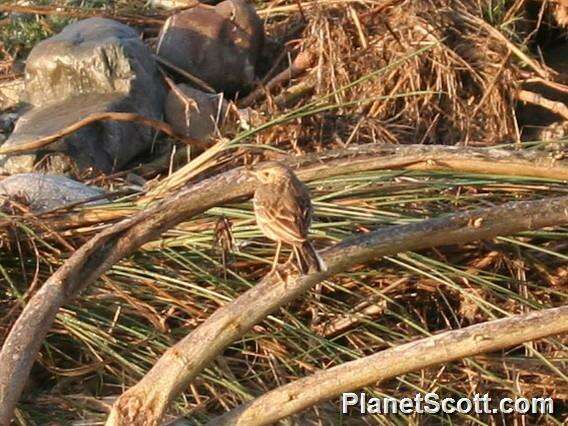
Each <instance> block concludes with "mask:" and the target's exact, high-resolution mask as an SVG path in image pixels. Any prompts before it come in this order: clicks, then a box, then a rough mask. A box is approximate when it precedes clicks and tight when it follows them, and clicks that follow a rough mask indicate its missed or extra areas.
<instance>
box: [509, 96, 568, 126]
mask: <svg viewBox="0 0 568 426" xmlns="http://www.w3.org/2000/svg"><path fill="white" fill-rule="evenodd" d="M516 97H517V99H518V100H520V101H522V102H526V103H528V104H533V105H538V106H540V107H542V108H544V109H547V110H549V111H550V112H552V113H554V114H557V115H560V116H561V117H562V118H563V119H564V120H568V107H567V106H566V104H564V102H558V101H553V100H550V99H548V98H545V97H544V96H542V95H541V94H540V93H535V92H530V91H528V90H518V91H517V93H516Z"/></svg>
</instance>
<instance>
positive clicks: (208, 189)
mask: <svg viewBox="0 0 568 426" xmlns="http://www.w3.org/2000/svg"><path fill="white" fill-rule="evenodd" d="M288 163H289V164H290V165H292V166H293V167H294V168H296V169H298V168H300V169H299V170H298V175H299V176H300V178H301V179H303V180H305V181H309V180H313V179H316V178H317V179H319V178H324V177H330V176H338V175H342V174H347V173H353V172H357V171H366V170H377V169H400V168H414V169H423V170H457V171H466V172H476V173H489V174H514V175H519V176H535V177H545V178H553V179H568V165H567V162H566V161H556V160H555V159H554V158H553V157H544V156H538V154H535V153H534V152H533V153H526V152H522V151H521V152H510V151H505V150H497V149H489V150H487V149H474V148H459V147H445V146H423V145H404V146H391V145H369V146H357V147H354V149H346V150H340V151H330V152H326V153H322V154H314V155H309V156H306V157H302V158H299V159H292V160H290V161H288ZM253 190H254V179H253V178H252V177H250V176H249V174H248V173H247V172H246V170H244V169H242V168H239V169H234V170H231V171H229V172H226V173H223V174H221V175H218V176H215V177H213V178H210V179H207V180H204V181H202V182H200V183H198V184H195V185H192V186H190V187H187V188H184V189H182V190H180V191H178V192H177V193H175V194H174V195H172V196H170V197H169V198H167V199H165V200H163V201H162V202H160V203H158V204H156V205H154V206H152V207H150V208H148V209H146V210H144V211H142V212H139V213H137V214H136V215H134V216H132V217H129V218H127V219H124V220H123V221H121V222H119V223H117V224H114V225H112V226H110V227H109V228H107V229H106V230H104V231H102V232H101V233H99V234H97V235H96V236H95V237H93V238H92V239H91V240H90V241H89V242H88V243H86V244H85V245H83V246H82V247H81V248H80V249H79V250H77V251H76V252H75V253H74V254H73V255H72V256H71V257H70V258H69V259H68V260H67V261H66V262H65V263H64V264H63V265H62V266H61V267H60V268H59V269H58V270H57V271H56V272H55V274H53V275H52V276H51V277H50V278H49V279H48V280H47V281H46V282H45V284H44V285H43V286H42V288H41V289H40V290H39V291H38V292H37V293H36V294H35V295H34V296H33V297H32V298H31V299H30V301H29V302H28V304H27V305H26V307H25V308H24V310H23V312H22V313H21V315H20V317H19V318H18V320H17V321H16V322H15V324H14V326H13V327H12V330H11V331H10V334H9V335H8V337H7V338H6V341H5V342H4V345H3V347H2V350H1V351H0V365H1V366H2V368H0V425H5V424H7V423H8V422H9V420H10V418H11V417H12V413H13V410H14V407H15V406H16V403H17V401H18V399H19V397H20V394H21V392H22V390H23V388H24V385H25V383H26V381H27V377H28V375H29V372H30V369H31V367H32V365H33V362H34V360H35V357H36V355H37V353H38V351H39V349H40V348H41V345H42V343H43V340H44V338H45V336H46V334H47V332H48V330H49V329H50V328H51V324H52V323H53V321H54V319H55V315H56V314H57V311H58V310H59V308H60V307H61V306H62V305H63V304H64V303H69V302H70V301H71V300H73V298H74V297H75V296H76V295H77V294H78V293H79V292H80V291H81V290H82V289H83V288H85V287H86V286H88V285H90V284H91V283H92V282H94V281H95V280H96V279H98V277H100V275H101V274H103V273H104V272H106V271H107V270H108V269H109V268H110V267H111V266H112V265H114V264H115V263H116V262H118V261H119V260H120V259H122V258H123V257H125V256H128V255H130V254H132V253H133V252H134V251H135V250H137V249H138V248H139V247H140V246H141V245H143V244H145V243H147V242H148V241H151V240H154V239H156V238H158V237H159V236H160V235H161V233H163V232H164V231H166V230H168V229H170V228H172V227H174V226H176V225H177V224H178V223H180V222H182V221H184V220H188V219H190V218H191V217H193V216H196V215H198V214H201V213H203V212H205V211H206V210H208V209H209V208H211V207H215V206H220V205H223V204H227V203H230V202H234V201H237V200H239V199H243V198H246V197H249V196H250V195H251V194H252V192H253Z"/></svg>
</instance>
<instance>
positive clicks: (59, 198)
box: [0, 173, 106, 213]
mask: <svg viewBox="0 0 568 426" xmlns="http://www.w3.org/2000/svg"><path fill="white" fill-rule="evenodd" d="M104 194H105V191H103V190H102V189H100V188H94V187H91V186H87V185H85V184H83V183H80V182H77V181H74V180H72V179H69V178H67V177H65V176H57V175H42V174H39V173H22V174H17V175H12V176H9V177H7V178H6V179H4V180H2V181H0V205H1V204H2V202H1V201H2V200H1V198H2V197H7V198H9V199H16V200H17V201H19V202H22V203H24V204H25V205H27V206H28V207H29V208H30V210H31V211H33V212H35V213H41V212H44V211H49V210H53V209H56V208H59V207H64V206H67V205H69V204H74V203H78V202H82V201H87V200H91V199H93V198H96V197H100V196H102V195H104ZM104 202H106V201H105V200H96V201H92V202H91V204H95V203H96V204H100V203H104Z"/></svg>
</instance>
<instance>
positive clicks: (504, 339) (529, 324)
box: [207, 306, 568, 426]
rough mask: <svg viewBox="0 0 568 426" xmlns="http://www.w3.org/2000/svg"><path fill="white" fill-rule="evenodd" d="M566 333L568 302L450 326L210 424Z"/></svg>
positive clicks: (287, 409)
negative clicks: (503, 316)
mask: <svg viewBox="0 0 568 426" xmlns="http://www.w3.org/2000/svg"><path fill="white" fill-rule="evenodd" d="M566 332H568V306H563V307H560V308H552V309H543V310H541V311H536V312H531V313H529V314H525V315H517V316H513V317H509V318H503V319H498V320H494V321H488V322H485V323H482V324H476V325H472V326H470V327H466V328H463V329H460V330H453V331H447V332H445V333H442V334H439V335H437V336H433V337H428V338H425V339H421V340H418V341H416V342H410V343H406V344H404V345H401V346H397V347H395V348H392V349H387V350H385V351H382V352H379V353H377V354H374V355H371V356H367V357H364V358H360V359H358V360H356V361H351V362H347V363H345V364H342V365H339V366H337V367H333V368H330V369H329V370H324V371H321V372H318V373H316V374H313V375H311V376H308V377H305V378H302V379H299V380H296V381H294V382H292V383H289V384H286V385H284V386H281V387H279V388H276V389H274V390H272V391H270V392H268V393H266V394H264V395H262V396H261V397H259V398H257V399H255V400H254V401H252V402H251V403H248V404H245V405H243V406H240V407H237V408H235V409H234V410H231V411H230V412H229V413H227V414H224V415H223V416H220V417H217V418H215V419H213V420H211V421H210V422H209V423H207V425H209V426H213V425H215V426H229V425H232V426H237V425H240V426H245V425H255V426H261V425H266V424H272V423H274V422H276V421H277V420H279V419H282V418H284V417H287V416H290V415H292V414H295V413H298V412H300V411H302V410H304V409H306V408H308V407H311V406H313V405H315V404H317V403H319V402H322V401H325V400H327V399H330V398H333V397H335V396H337V395H340V394H341V393H343V392H348V391H353V390H356V389H359V388H362V387H363V386H366V385H370V384H373V383H376V382H381V381H384V380H387V379H390V378H392V377H396V376H399V375H401V374H406V373H410V372H412V371H417V370H419V369H422V368H427V367H432V366H434V365H438V364H443V363H447V362H451V361H455V360H458V359H461V358H465V357H469V356H473V355H478V354H482V353H486V352H493V351H497V350H500V349H505V348H508V347H511V346H515V345H518V344H521V343H523V342H528V341H531V340H536V339H542V338H543V337H547V336H552V335H554V334H560V333H566Z"/></svg>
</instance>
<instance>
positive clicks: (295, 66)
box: [238, 51, 315, 108]
mask: <svg viewBox="0 0 568 426" xmlns="http://www.w3.org/2000/svg"><path fill="white" fill-rule="evenodd" d="M314 61H315V55H314V54H313V53H311V52H307V51H306V52H302V53H300V54H299V55H298V56H297V57H296V59H294V61H293V62H292V64H290V66H289V67H288V68H286V69H285V70H284V71H282V72H280V73H279V74H277V75H276V76H275V77H274V78H273V79H272V80H270V81H269V82H268V83H266V84H265V85H260V86H258V87H257V88H256V89H254V90H253V91H252V92H251V93H250V94H249V95H247V96H246V97H244V98H243V99H241V100H240V101H239V102H238V105H239V108H246V107H248V106H250V105H252V104H253V103H254V102H256V101H257V100H259V99H262V98H264V97H265V96H266V94H267V92H268V93H269V92H270V91H271V90H272V89H273V88H274V87H276V86H279V85H281V84H284V83H286V82H288V81H290V80H292V79H293V78H296V77H298V76H299V75H301V74H303V73H304V72H306V71H307V70H308V69H309V68H310V67H311V66H312V65H313V63H314Z"/></svg>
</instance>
